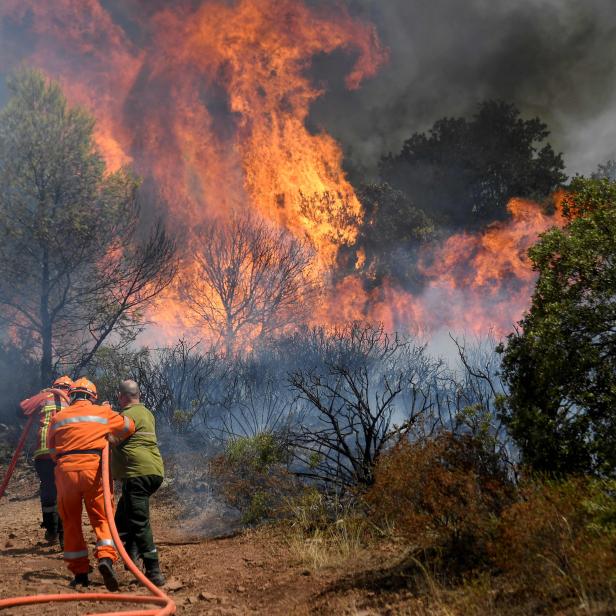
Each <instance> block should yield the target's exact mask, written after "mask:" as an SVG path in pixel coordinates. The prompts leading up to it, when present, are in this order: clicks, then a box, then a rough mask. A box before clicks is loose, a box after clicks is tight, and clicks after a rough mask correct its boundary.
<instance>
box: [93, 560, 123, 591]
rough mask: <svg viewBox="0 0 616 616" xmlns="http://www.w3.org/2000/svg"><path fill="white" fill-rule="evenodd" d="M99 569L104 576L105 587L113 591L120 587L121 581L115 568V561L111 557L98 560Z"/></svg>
mask: <svg viewBox="0 0 616 616" xmlns="http://www.w3.org/2000/svg"><path fill="white" fill-rule="evenodd" d="M98 570H99V571H100V574H101V575H102V576H103V582H105V588H106V589H107V590H110V591H111V592H116V591H117V590H118V589H119V588H120V583H119V582H118V578H117V577H116V574H115V571H114V570H113V561H112V560H111V558H101V559H100V560H99V561H98Z"/></svg>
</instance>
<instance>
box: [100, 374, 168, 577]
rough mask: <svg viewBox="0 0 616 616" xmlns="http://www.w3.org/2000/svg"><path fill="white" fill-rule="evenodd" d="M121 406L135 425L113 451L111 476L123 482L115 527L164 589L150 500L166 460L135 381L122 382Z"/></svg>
mask: <svg viewBox="0 0 616 616" xmlns="http://www.w3.org/2000/svg"><path fill="white" fill-rule="evenodd" d="M118 402H119V403H120V407H121V409H122V410H121V411H120V413H122V414H123V415H127V416H128V417H130V418H131V419H132V420H133V421H134V422H135V433H134V434H133V435H132V436H131V437H130V438H128V439H126V440H125V441H123V442H122V443H120V444H118V445H116V446H115V447H114V448H113V451H112V457H111V473H112V475H113V478H114V479H119V480H121V481H122V495H121V496H120V500H119V501H118V507H117V510H116V515H115V523H116V526H117V528H118V532H119V534H120V537H121V538H122V541H123V542H124V547H125V548H126V551H127V552H128V554H129V556H130V557H131V558H132V560H133V561H134V562H137V559H138V558H139V557H141V558H142V559H143V565H144V568H145V574H146V576H147V577H148V579H149V580H150V581H151V582H153V583H154V584H156V585H157V586H162V585H163V584H164V583H165V578H164V577H163V574H162V573H161V570H160V564H159V562H158V552H157V550H156V545H155V544H154V538H153V537H152V528H151V526H150V496H152V494H154V492H156V490H158V488H159V487H160V485H161V483H162V482H163V476H164V468H163V460H162V458H161V455H160V451H159V449H158V443H157V442H156V422H155V420H154V415H152V413H151V412H150V411H149V410H148V409H147V408H146V407H145V406H144V405H143V404H141V402H139V386H138V385H137V383H136V382H135V381H130V380H127V381H122V382H121V383H120V387H119V391H118Z"/></svg>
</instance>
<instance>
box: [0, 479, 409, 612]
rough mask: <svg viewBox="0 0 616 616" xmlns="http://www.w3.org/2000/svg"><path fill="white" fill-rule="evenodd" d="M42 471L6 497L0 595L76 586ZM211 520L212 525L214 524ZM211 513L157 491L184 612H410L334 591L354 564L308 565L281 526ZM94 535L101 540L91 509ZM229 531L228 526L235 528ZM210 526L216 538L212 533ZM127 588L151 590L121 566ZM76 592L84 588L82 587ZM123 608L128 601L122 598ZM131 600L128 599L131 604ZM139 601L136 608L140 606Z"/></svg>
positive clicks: (0, 530) (161, 535)
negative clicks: (193, 512) (46, 505)
mask: <svg viewBox="0 0 616 616" xmlns="http://www.w3.org/2000/svg"><path fill="white" fill-rule="evenodd" d="M39 522H40V510H39V503H38V497H37V479H36V477H35V476H34V474H33V473H32V471H30V470H29V469H27V468H22V469H20V471H19V472H18V473H17V474H16V477H15V478H14V480H13V482H12V484H11V486H10V487H9V493H8V497H7V496H6V495H5V496H4V497H3V498H2V500H1V501H0V597H2V598H5V597H15V596H22V595H31V594H39V593H45V594H49V593H61V592H62V593H64V592H71V591H70V589H68V583H69V581H70V579H71V577H72V576H71V574H70V573H69V572H68V571H67V569H66V568H65V565H64V563H63V561H62V558H61V553H60V549H59V547H58V546H49V545H47V544H46V543H45V541H44V539H43V530H42V529H41V528H40V527H39ZM208 526H210V527H211V528H208ZM215 526H216V524H215V522H214V521H212V524H210V525H208V521H207V519H201V520H194V519H193V520H190V519H189V520H181V519H180V516H179V512H178V510H177V509H176V507H175V506H174V504H173V501H170V500H169V499H168V498H164V497H161V498H154V499H153V527H154V535H155V539H156V542H157V544H158V548H159V552H160V554H161V563H162V568H163V571H164V573H165V575H166V576H167V580H168V585H167V591H168V592H169V594H170V595H171V596H172V597H173V599H174V600H175V602H176V604H177V606H178V614H219V615H226V614H268V615H277V614H285V615H287V614H298V615H302V614H363V615H370V614H393V613H404V612H406V610H405V609H401V605H400V603H399V600H400V599H401V597H397V599H398V601H396V603H397V604H398V605H397V607H394V606H393V605H388V604H387V602H386V597H379V598H378V601H375V598H374V595H375V593H374V592H371V593H366V592H365V591H357V590H355V589H353V590H350V591H345V592H343V593H340V592H333V591H332V589H333V588H334V587H335V586H336V584H337V583H338V581H339V580H341V579H342V578H343V577H344V576H345V575H346V574H348V570H346V571H335V570H331V569H330V570H324V571H319V570H317V571H315V570H310V569H308V568H306V566H305V565H302V563H301V562H298V560H297V558H294V557H293V555H292V553H291V552H290V550H289V547H288V543H287V542H286V541H285V538H284V537H283V536H280V535H279V534H278V535H277V534H276V532H273V531H271V530H270V531H253V532H243V533H236V534H235V535H233V536H228V537H222V538H220V537H219V538H215V537H211V535H212V531H214V533H216V532H220V529H216V528H215ZM84 528H86V529H88V531H87V532H88V534H87V537H88V538H89V540H90V541H91V543H92V544H93V543H94V535H93V534H92V533H91V531H90V530H89V526H88V524H87V519H86V518H85V514H84ZM227 532H228V529H227ZM207 534H209V535H210V538H207V537H206V535H207ZM117 569H118V572H119V575H120V578H121V582H122V591H123V592H135V593H140V594H143V592H144V590H143V589H139V586H138V585H137V584H136V583H134V582H131V578H132V576H131V575H130V573H128V572H126V571H124V570H123V567H122V566H121V565H119V566H118V567H117ZM89 590H90V591H92V592H99V591H100V592H103V591H104V587H103V585H102V580H101V578H100V576H99V574H98V572H95V573H93V574H92V575H91V585H90V588H89ZM74 592H76V591H74ZM109 605H110V604H108V603H107V604H91V603H85V602H79V603H76V604H72V603H70V604H48V605H46V606H45V607H43V606H38V607H36V606H33V607H28V608H19V609H15V610H5V611H4V612H3V614H41V613H44V614H46V615H52V614H53V615H55V614H62V615H64V614H66V615H73V614H84V613H95V612H97V611H98V612H105V611H107V612H108V611H109V610H110V609H111V608H110V607H109ZM116 605H117V609H122V607H124V606H121V604H116ZM128 607H129V606H128V605H126V607H124V609H127V608H128ZM133 609H134V608H133Z"/></svg>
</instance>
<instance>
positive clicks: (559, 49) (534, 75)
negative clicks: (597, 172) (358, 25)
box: [311, 0, 616, 176]
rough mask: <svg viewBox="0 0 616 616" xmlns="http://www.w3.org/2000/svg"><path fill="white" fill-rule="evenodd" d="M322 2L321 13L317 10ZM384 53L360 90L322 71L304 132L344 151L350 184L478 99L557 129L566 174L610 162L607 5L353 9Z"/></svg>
mask: <svg viewBox="0 0 616 616" xmlns="http://www.w3.org/2000/svg"><path fill="white" fill-rule="evenodd" d="M320 4H323V2H321V3H320ZM348 4H349V6H350V7H351V9H352V10H353V12H355V13H357V14H359V15H362V16H364V17H365V18H366V19H368V20H370V21H372V22H373V23H374V24H375V25H376V27H377V29H378V32H379V34H380V37H381V40H382V42H383V43H384V44H385V45H386V46H387V47H389V49H390V56H391V57H390V61H389V64H388V65H387V66H385V67H383V68H382V69H381V70H380V72H379V74H378V75H377V76H376V78H374V79H372V80H370V81H369V82H366V83H364V84H363V85H362V87H361V89H360V90H358V91H356V92H347V91H346V90H344V88H343V87H342V86H341V85H340V83H341V79H340V78H337V79H329V78H328V75H329V74H331V71H332V70H333V69H332V66H339V67H340V69H341V70H342V69H343V68H344V66H345V63H344V62H342V61H340V59H339V58H332V64H331V65H330V66H329V67H328V68H327V69H325V68H324V67H323V65H324V64H325V63H324V62H323V61H321V62H320V64H319V66H318V67H317V69H318V70H317V73H318V74H319V75H320V76H322V78H323V79H324V80H325V81H326V82H327V85H328V86H329V87H330V90H329V92H328V93H327V94H326V95H325V96H323V97H322V98H321V99H320V100H319V101H318V102H317V103H316V104H315V106H314V108H313V113H312V117H311V126H314V127H322V128H324V129H325V130H327V131H328V132H330V133H331V134H333V136H334V137H336V138H337V139H338V140H339V141H340V142H341V143H342V144H343V147H344V149H345V153H346V160H347V164H349V165H350V169H351V171H354V172H355V173H354V174H353V175H354V176H356V175H361V174H363V173H365V172H366V171H368V172H374V170H375V162H376V161H378V159H379V157H380V156H381V155H382V154H383V153H387V152H389V151H393V152H396V151H398V150H399V148H400V146H401V144H402V142H403V141H404V140H405V139H406V138H408V137H409V136H410V135H411V134H412V133H413V132H415V131H424V130H426V129H427V128H429V127H430V126H431V125H432V123H433V122H434V121H435V120H437V119H439V118H441V117H443V116H456V115H466V114H470V113H472V112H473V111H474V109H475V107H476V105H477V103H478V102H479V101H482V100H485V99H490V98H497V99H503V100H505V101H507V102H512V103H515V104H516V105H517V106H518V107H519V108H520V110H521V111H522V113H523V115H524V116H529V117H530V116H536V115H537V116H539V117H541V119H543V120H544V121H546V122H547V123H548V125H549V127H550V129H551V130H552V135H551V137H550V140H551V142H552V143H553V145H554V147H555V149H556V150H557V151H563V152H564V155H565V161H566V163H567V170H568V172H569V173H575V172H584V173H588V172H589V171H591V170H594V169H595V168H596V166H597V164H598V163H601V162H603V161H605V160H606V159H608V158H610V157H614V155H615V154H616V5H615V4H614V0H587V1H586V2H579V1H578V0H515V1H512V0H464V1H460V0H432V1H431V2H425V1H423V0H348Z"/></svg>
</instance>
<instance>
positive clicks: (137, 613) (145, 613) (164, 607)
mask: <svg viewBox="0 0 616 616" xmlns="http://www.w3.org/2000/svg"><path fill="white" fill-rule="evenodd" d="M33 420H34V415H31V416H30V418H29V420H28V422H27V424H26V426H25V427H24V430H23V433H22V435H21V438H20V439H19V443H18V444H17V447H16V448H15V453H14V454H13V458H12V459H11V463H10V464H9V467H8V469H7V472H6V475H5V477H4V480H3V481H2V486H1V487H0V497H1V496H2V494H4V491H5V489H6V486H7V485H8V483H9V481H10V479H11V475H12V474H13V471H14V470H15V465H16V464H17V459H18V458H19V454H20V453H21V450H22V449H23V446H24V443H25V442H26V438H27V436H28V432H29V430H30V427H31V426H32V422H33ZM101 464H102V469H101V475H102V477H103V492H104V495H105V514H106V515H107V520H108V522H109V528H110V530H111V536H112V537H113V541H114V543H115V545H116V549H117V550H118V552H119V553H120V556H121V557H122V559H123V560H124V562H125V563H126V566H127V567H128V568H129V570H130V572H131V573H132V574H133V575H134V576H135V577H136V578H137V580H138V581H139V582H140V583H141V584H143V585H144V586H145V587H146V588H147V589H148V590H149V591H150V592H151V593H152V595H151V596H144V595H128V594H117V593H104V592H88V593H81V592H76V593H65V594H57V595H33V596H30V597H13V598H11V599H1V600H0V610H3V609H6V608H9V607H18V606H21V605H35V604H38V603H56V602H57V603H60V602H67V601H114V602H120V603H142V604H147V603H150V604H154V605H156V606H158V607H156V608H153V609H140V610H132V611H128V612H127V611H123V610H120V611H116V612H105V613H98V612H97V613H96V614H90V615H88V616H117V615H118V614H123V615H124V616H167V615H168V614H175V610H176V606H175V603H174V602H173V600H172V599H171V597H169V596H168V595H167V594H165V593H164V592H163V591H162V590H161V589H160V588H158V587H157V586H155V585H154V584H152V582H150V580H148V578H147V577H145V575H144V574H143V573H142V572H141V570H140V569H139V568H138V567H137V565H135V563H134V562H133V561H132V560H131V559H130V557H129V555H128V554H127V553H126V550H125V549H124V545H123V543H122V540H121V539H120V536H119V535H118V529H117V528H116V525H115V522H114V515H113V499H112V494H111V483H110V480H109V445H106V446H105V449H104V450H103V455H102V460H101Z"/></svg>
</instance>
